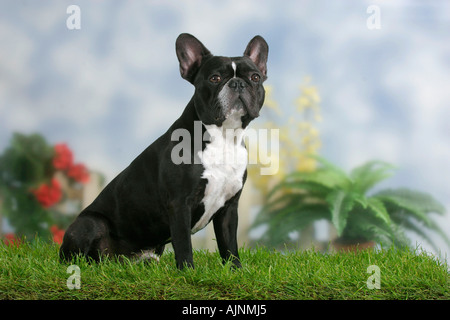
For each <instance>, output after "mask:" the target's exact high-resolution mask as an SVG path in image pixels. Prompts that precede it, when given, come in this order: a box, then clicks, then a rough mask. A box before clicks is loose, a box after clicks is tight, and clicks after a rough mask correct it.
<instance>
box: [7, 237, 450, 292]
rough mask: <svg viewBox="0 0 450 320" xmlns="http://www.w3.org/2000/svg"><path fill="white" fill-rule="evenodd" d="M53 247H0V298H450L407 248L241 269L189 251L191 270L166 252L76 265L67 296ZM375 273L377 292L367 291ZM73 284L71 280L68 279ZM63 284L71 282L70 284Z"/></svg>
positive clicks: (428, 265)
mask: <svg viewBox="0 0 450 320" xmlns="http://www.w3.org/2000/svg"><path fill="white" fill-rule="evenodd" d="M58 249H59V247H58V246H57V245H54V244H44V243H42V242H39V241H37V242H36V243H34V244H22V245H20V246H19V247H18V248H16V247H6V246H5V245H3V244H0V299H52V300H53V299H160V300H170V299H450V286H449V279H450V276H449V272H448V266H447V265H446V264H444V263H442V262H440V261H439V260H437V259H435V258H432V257H430V256H428V255H426V254H424V253H417V252H415V251H414V250H410V249H407V250H401V251H396V250H393V249H390V250H382V251H364V252H360V253H359V254H353V253H339V254H323V253H319V252H316V251H312V250H311V251H301V252H289V253H281V252H277V251H270V250H267V249H262V248H259V249H241V250H240V256H241V260H242V264H243V268H242V269H241V270H236V271H235V270H232V269H231V268H230V267H229V266H225V267H224V266H223V265H222V264H221V262H220V257H219V255H218V253H215V252H214V253H210V252H207V251H195V252H194V262H195V267H196V268H195V269H187V270H183V271H179V270H177V269H176V267H175V260H174V255H173V252H166V253H164V255H163V256H162V258H161V261H160V262H159V263H150V264H148V263H143V262H140V263H135V262H131V261H125V262H121V263H119V262H115V261H111V260H109V261H108V260H107V261H104V262H101V263H98V264H95V263H94V264H88V263H87V262H86V261H85V260H84V259H79V260H78V261H76V262H75V264H76V265H77V266H78V267H79V268H80V269H79V270H80V289H72V290H70V289H69V288H68V287H67V280H68V278H69V277H70V276H73V275H74V274H75V273H74V271H72V272H71V273H67V267H68V266H69V265H67V264H61V263H59V261H58ZM371 265H376V266H377V267H378V268H379V272H380V273H379V279H380V289H377V288H373V289H369V288H368V279H369V277H371V276H372V278H370V279H369V283H370V284H372V283H373V282H372V280H373V278H374V277H375V276H376V273H373V271H372V272H370V273H368V272H367V268H368V267H369V266H371ZM72 278H74V277H72ZM69 283H75V280H74V281H69Z"/></svg>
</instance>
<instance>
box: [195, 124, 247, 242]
mask: <svg viewBox="0 0 450 320" xmlns="http://www.w3.org/2000/svg"><path fill="white" fill-rule="evenodd" d="M231 120H232V121H234V120H233V119H231ZM239 121H240V118H239ZM234 125H235V124H233V126H234ZM205 127H206V129H207V130H208V132H209V134H210V135H211V137H212V141H211V143H209V144H208V145H207V146H206V148H205V150H203V152H199V154H198V156H199V158H200V159H201V162H202V164H203V167H204V168H205V170H204V172H203V175H202V178H204V179H207V180H208V182H207V184H206V188H205V195H204V197H203V200H202V202H203V204H204V206H205V212H204V213H203V215H202V216H201V218H200V220H199V221H198V222H197V223H196V224H195V225H194V227H193V228H192V233H193V234H194V233H196V232H197V231H199V230H201V229H203V228H204V227H205V226H206V225H207V224H208V222H209V221H210V220H211V218H212V216H213V215H214V214H215V213H216V212H217V210H219V209H220V208H221V207H223V205H224V204H225V202H226V201H227V200H229V199H230V198H232V197H233V196H234V195H235V194H236V193H237V192H238V191H239V190H240V189H241V188H242V179H243V176H244V172H245V169H246V167H247V150H246V149H245V147H244V145H243V144H242V138H243V134H244V131H243V130H242V129H237V130H234V129H229V128H228V129H227V124H224V125H223V126H222V127H217V126H215V125H207V126H205Z"/></svg>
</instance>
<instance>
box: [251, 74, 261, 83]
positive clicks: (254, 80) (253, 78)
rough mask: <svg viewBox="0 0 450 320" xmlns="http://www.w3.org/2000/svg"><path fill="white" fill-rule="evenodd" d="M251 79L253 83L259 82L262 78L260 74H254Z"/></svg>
mask: <svg viewBox="0 0 450 320" xmlns="http://www.w3.org/2000/svg"><path fill="white" fill-rule="evenodd" d="M250 79H251V80H252V81H253V82H259V80H261V77H260V76H259V74H257V73H254V74H252V76H251V77H250Z"/></svg>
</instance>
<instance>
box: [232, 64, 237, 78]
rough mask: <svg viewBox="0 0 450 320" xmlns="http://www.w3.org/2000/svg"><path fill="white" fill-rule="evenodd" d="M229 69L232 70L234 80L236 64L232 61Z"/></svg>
mask: <svg viewBox="0 0 450 320" xmlns="http://www.w3.org/2000/svg"><path fill="white" fill-rule="evenodd" d="M231 67H232V68H233V71H234V76H233V78H236V69H237V67H236V63H234V61H232V62H231Z"/></svg>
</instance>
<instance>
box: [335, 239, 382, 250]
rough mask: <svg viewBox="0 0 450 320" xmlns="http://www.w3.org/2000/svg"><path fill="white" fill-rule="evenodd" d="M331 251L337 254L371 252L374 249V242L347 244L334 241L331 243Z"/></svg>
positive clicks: (346, 242)
mask: <svg viewBox="0 0 450 320" xmlns="http://www.w3.org/2000/svg"><path fill="white" fill-rule="evenodd" d="M331 244H332V246H333V249H334V250H335V251H337V252H354V253H357V252H358V251H362V250H371V249H373V248H374V247H375V241H361V242H348V241H343V240H342V239H339V238H338V239H336V240H334V241H333V242H332V243H331Z"/></svg>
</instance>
